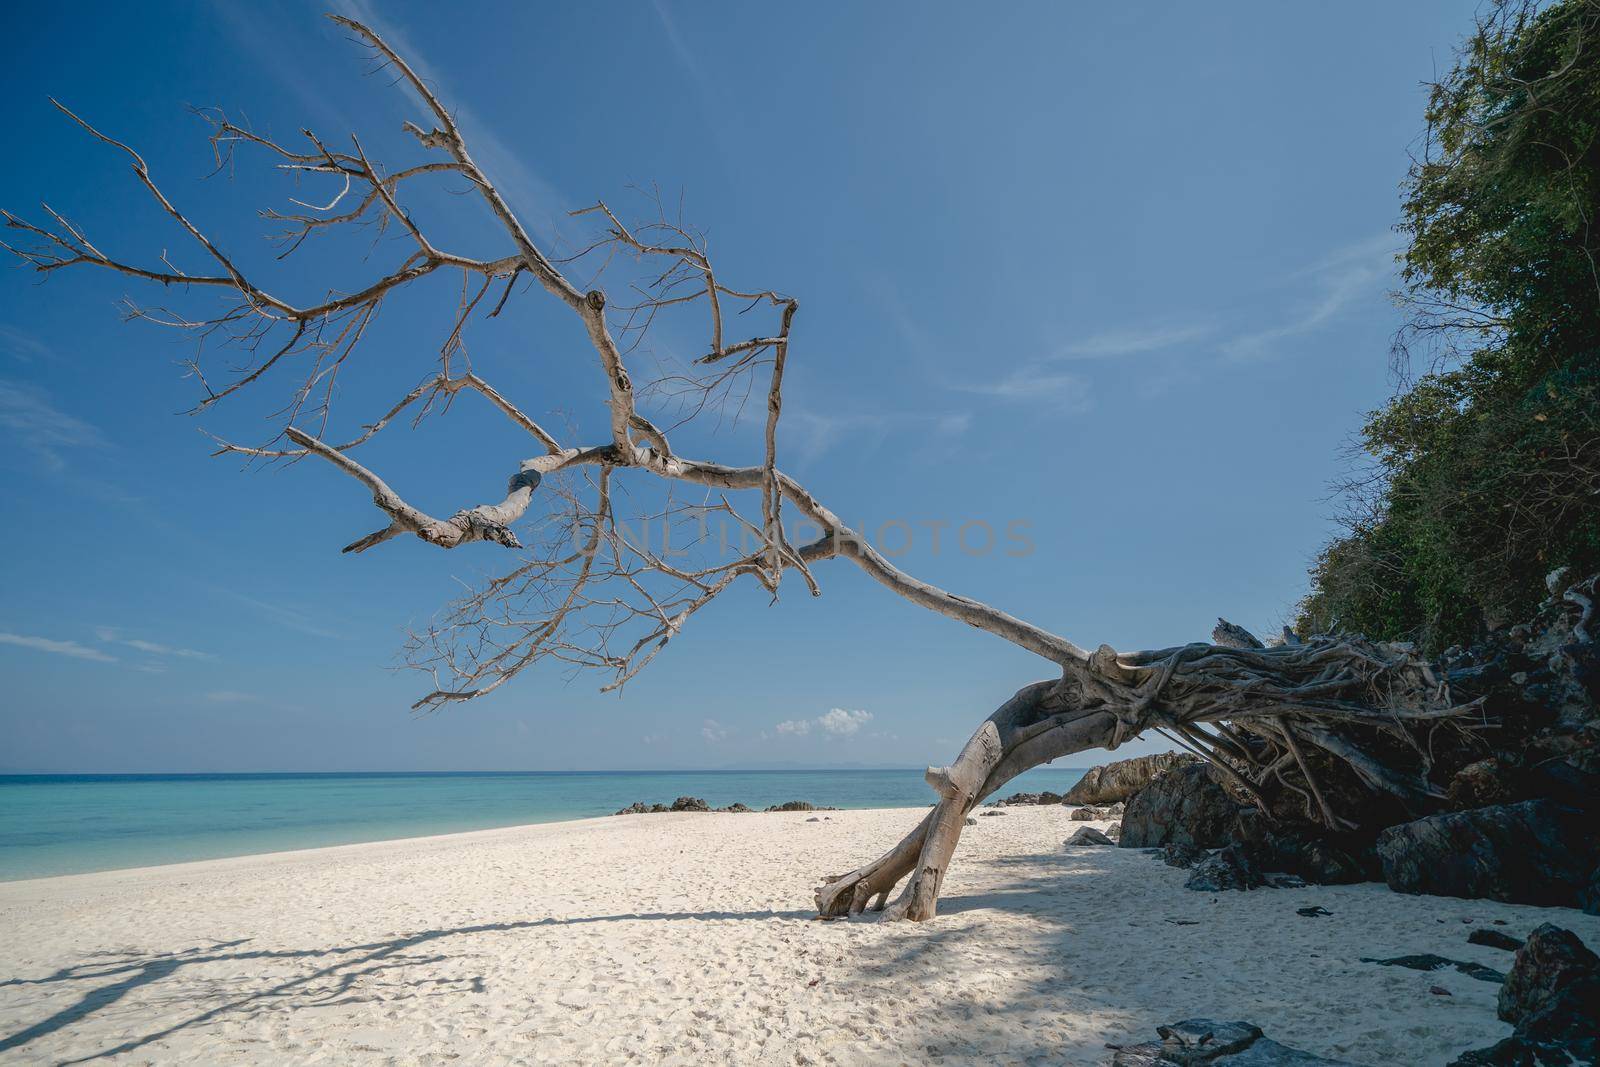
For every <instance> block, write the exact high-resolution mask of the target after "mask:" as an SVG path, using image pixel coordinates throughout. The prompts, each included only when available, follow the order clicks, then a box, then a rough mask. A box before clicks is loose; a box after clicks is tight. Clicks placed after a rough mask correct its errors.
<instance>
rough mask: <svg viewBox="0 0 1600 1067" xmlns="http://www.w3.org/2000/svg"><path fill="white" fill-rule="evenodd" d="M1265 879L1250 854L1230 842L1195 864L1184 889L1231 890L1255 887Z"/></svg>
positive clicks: (1217, 891)
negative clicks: (1225, 846)
mask: <svg viewBox="0 0 1600 1067" xmlns="http://www.w3.org/2000/svg"><path fill="white" fill-rule="evenodd" d="M1265 882H1266V879H1265V878H1264V877H1263V876H1262V874H1261V868H1260V867H1257V866H1256V863H1255V861H1254V860H1253V859H1251V858H1250V854H1249V853H1248V852H1246V851H1245V850H1244V849H1242V848H1240V847H1239V846H1238V845H1229V846H1228V847H1227V848H1225V849H1222V850H1221V851H1219V852H1217V853H1216V854H1215V855H1213V856H1211V857H1209V858H1208V859H1206V860H1204V861H1202V862H1201V863H1200V865H1199V866H1197V867H1195V869H1194V873H1193V874H1191V875H1190V876H1189V880H1188V881H1187V882H1184V883H1183V887H1184V888H1185V889H1194V890H1199V891H1201V892H1206V893H1220V892H1223V891H1225V890H1229V889H1255V888H1256V887H1257V886H1260V885H1263V884H1264V883H1265Z"/></svg>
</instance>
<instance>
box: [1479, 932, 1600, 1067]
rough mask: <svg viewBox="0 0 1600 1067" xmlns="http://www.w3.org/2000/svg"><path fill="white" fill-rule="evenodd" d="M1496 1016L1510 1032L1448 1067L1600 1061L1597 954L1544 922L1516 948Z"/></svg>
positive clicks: (1599, 966) (1599, 964) (1518, 1066)
mask: <svg viewBox="0 0 1600 1067" xmlns="http://www.w3.org/2000/svg"><path fill="white" fill-rule="evenodd" d="M1499 1015H1500V1018H1502V1019H1504V1020H1505V1021H1506V1022H1508V1023H1510V1024H1511V1025H1512V1026H1514V1027H1515V1028H1516V1029H1515V1031H1514V1032H1513V1033H1512V1035H1511V1036H1510V1037H1508V1038H1506V1039H1505V1040H1504V1041H1501V1042H1499V1043H1498V1044H1495V1045H1491V1046H1490V1047H1488V1048H1485V1049H1478V1050H1476V1051H1473V1052H1468V1053H1465V1054H1464V1055H1462V1056H1461V1057H1460V1058H1459V1059H1457V1060H1456V1061H1455V1062H1454V1063H1453V1064H1451V1067H1525V1065H1536V1064H1537V1065H1542V1064H1569V1063H1572V1064H1576V1063H1600V1024H1597V1023H1596V1020H1600V958H1597V957H1596V956H1595V954H1594V953H1593V952H1591V951H1590V950H1589V949H1588V948H1586V947H1585V946H1584V944H1583V942H1582V941H1579V940H1578V938H1577V936H1576V935H1575V934H1573V933H1572V931H1570V930H1563V929H1562V928H1561V927H1559V926H1555V925H1552V924H1550V923H1545V924H1544V925H1543V926H1540V927H1539V928H1538V929H1536V930H1534V931H1533V933H1531V934H1529V935H1528V940H1527V941H1526V942H1525V943H1524V944H1523V946H1522V947H1521V948H1519V949H1518V950H1517V956H1516V959H1515V960H1514V961H1513V962H1512V964H1511V972H1510V973H1509V974H1507V975H1506V980H1505V984H1504V985H1503V986H1501V987H1500V1001H1499Z"/></svg>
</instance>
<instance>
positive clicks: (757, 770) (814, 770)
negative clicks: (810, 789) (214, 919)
mask: <svg viewBox="0 0 1600 1067" xmlns="http://www.w3.org/2000/svg"><path fill="white" fill-rule="evenodd" d="M926 766H928V765H927V764H899V763H868V764H832V765H829V764H816V765H811V764H806V765H796V766H792V767H790V766H785V767H775V766H771V765H768V766H761V765H755V766H748V767H743V766H740V767H731V766H729V767H681V768H680V767H595V768H579V769H566V770H337V771H312V770H272V771H12V770H0V780H4V779H7V778H250V777H274V778H285V777H294V778H316V777H347V778H354V777H384V776H417V777H424V776H433V777H448V776H470V775H485V776H488V775H494V776H511V775H540V774H548V775H582V774H850V773H854V772H872V771H915V772H917V773H921V772H922V770H923V769H924V768H925V767H926ZM1036 769H1037V770H1041V771H1083V770H1087V769H1088V768H1087V766H1085V767H1067V766H1061V767H1039V768H1036Z"/></svg>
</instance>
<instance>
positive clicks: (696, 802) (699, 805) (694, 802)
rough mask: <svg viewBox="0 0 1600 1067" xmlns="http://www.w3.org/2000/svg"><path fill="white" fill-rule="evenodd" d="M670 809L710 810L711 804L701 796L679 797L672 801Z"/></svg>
mask: <svg viewBox="0 0 1600 1067" xmlns="http://www.w3.org/2000/svg"><path fill="white" fill-rule="evenodd" d="M667 810H668V811H710V810H711V805H710V804H707V803H706V802H705V801H703V800H701V799H700V798H699V797H679V798H678V799H677V800H674V801H673V802H672V806H671V807H670V808H668V809H667Z"/></svg>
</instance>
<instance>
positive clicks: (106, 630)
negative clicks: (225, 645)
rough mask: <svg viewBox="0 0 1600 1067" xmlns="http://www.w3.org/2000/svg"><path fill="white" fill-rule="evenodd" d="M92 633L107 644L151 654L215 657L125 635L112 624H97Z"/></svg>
mask: <svg viewBox="0 0 1600 1067" xmlns="http://www.w3.org/2000/svg"><path fill="white" fill-rule="evenodd" d="M94 635H95V636H96V637H97V638H99V639H100V640H101V641H103V642H105V643H106V644H108V645H123V646H125V647H127V648H131V649H133V650H135V651H137V652H143V653H146V654H147V655H151V656H171V657H174V658H176V659H215V658H216V657H215V656H213V655H212V654H211V653H209V652H201V651H199V650H198V649H193V648H179V647H178V646H176V645H164V644H161V643H160V642H158V641H146V640H145V639H143V638H140V637H126V636H124V635H123V633H122V631H121V630H118V629H117V628H116V627H114V626H97V627H95V631H94Z"/></svg>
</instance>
